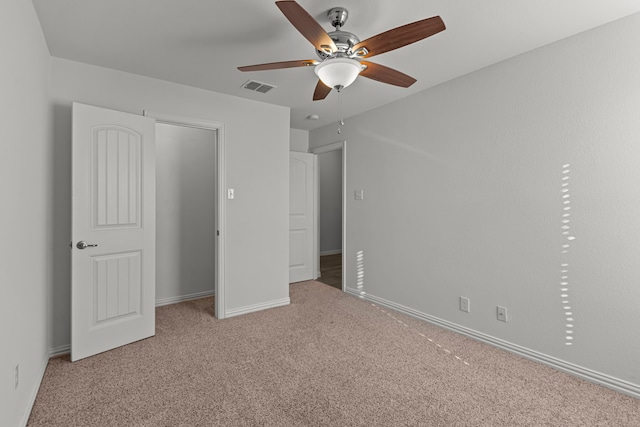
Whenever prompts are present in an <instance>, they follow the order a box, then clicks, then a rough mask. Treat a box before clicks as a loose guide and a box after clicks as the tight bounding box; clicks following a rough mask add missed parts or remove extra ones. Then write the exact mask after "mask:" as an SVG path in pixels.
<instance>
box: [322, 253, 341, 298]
mask: <svg viewBox="0 0 640 427" xmlns="http://www.w3.org/2000/svg"><path fill="white" fill-rule="evenodd" d="M318 282H322V283H324V284H325V285H329V286H333V287H334V288H337V289H340V290H342V254H335V255H323V256H321V257H320V277H319V278H318Z"/></svg>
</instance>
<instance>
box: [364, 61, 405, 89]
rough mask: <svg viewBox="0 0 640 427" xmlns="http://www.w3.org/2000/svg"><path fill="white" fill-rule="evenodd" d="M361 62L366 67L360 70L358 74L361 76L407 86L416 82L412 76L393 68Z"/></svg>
mask: <svg viewBox="0 0 640 427" xmlns="http://www.w3.org/2000/svg"><path fill="white" fill-rule="evenodd" d="M361 63H362V64H363V65H366V66H367V68H365V69H364V70H362V71H360V75H361V76H363V77H367V78H369V79H372V80H377V81H379V82H382V83H387V84H390V85H394V86H400V87H409V86H411V85H412V84H414V83H415V82H416V79H414V78H413V77H411V76H408V75H406V74H404V73H401V72H400V71H398V70H394V69H393V68H389V67H385V66H384V65H380V64H375V63H373V62H368V61H362V62H361Z"/></svg>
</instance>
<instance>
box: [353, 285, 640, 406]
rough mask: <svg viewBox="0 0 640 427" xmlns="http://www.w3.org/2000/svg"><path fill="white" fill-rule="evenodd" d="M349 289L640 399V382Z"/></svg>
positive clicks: (364, 296)
mask: <svg viewBox="0 0 640 427" xmlns="http://www.w3.org/2000/svg"><path fill="white" fill-rule="evenodd" d="M346 292H347V293H349V294H352V295H354V296H356V297H359V298H362V299H366V300H368V301H371V302H374V303H376V304H379V305H383V306H385V307H387V308H391V309H393V310H396V311H398V312H400V313H403V314H406V315H408V316H411V317H415V318H416V319H420V320H423V321H425V322H428V323H431V324H434V325H436V326H440V327H443V328H445V329H448V330H450V331H453V332H457V333H459V334H462V335H465V336H468V337H470V338H473V339H475V340H478V341H481V342H484V343H486V344H489V345H492V346H494V347H498V348H500V349H503V350H506V351H508V352H511V353H514V354H517V355H519V356H522V357H525V358H527V359H529V360H533V361H535V362H539V363H543V364H545V365H547V366H550V367H552V368H555V369H558V370H559V371H562V372H566V373H568V374H571V375H574V376H576V377H579V378H582V379H584V380H587V381H590V382H593V383H596V384H600V385H603V386H605V387H608V388H611V389H613V390H615V391H618V392H620V393H623V394H626V395H629V396H632V397H635V398H636V399H640V385H637V384H633V383H630V382H628V381H624V380H621V379H619V378H615V377H612V376H610V375H607V374H603V373H601V372H597V371H594V370H592V369H588V368H584V367H582V366H579V365H575V364H573V363H570V362H566V361H564V360H561V359H558V358H556V357H553V356H549V355H547V354H544V353H540V352H538V351H535V350H531V349H529V348H526V347H522V346H520V345H517V344H513V343H511V342H508V341H504V340H501V339H499V338H496V337H493V336H491V335H487V334H484V333H482V332H478V331H475V330H473V329H469V328H467V327H465V326H460V325H458V324H455V323H452V322H449V321H447V320H443V319H440V318H438V317H435V316H431V315H429V314H426V313H423V312H421V311H418V310H414V309H412V308H409V307H406V306H404V305H401V304H397V303H395V302H393V301H388V300H386V299H384V298H380V297H376V296H374V295H371V294H368V293H365V292H358V291H357V290H356V289H353V288H347V290H346Z"/></svg>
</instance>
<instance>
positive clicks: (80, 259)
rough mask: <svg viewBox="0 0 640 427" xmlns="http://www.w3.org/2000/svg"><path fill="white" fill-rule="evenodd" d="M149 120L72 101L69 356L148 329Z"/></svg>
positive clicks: (151, 330)
mask: <svg viewBox="0 0 640 427" xmlns="http://www.w3.org/2000/svg"><path fill="white" fill-rule="evenodd" d="M155 191H156V190H155V120H154V119H151V118H149V117H143V116H137V115H134V114H128V113H123V112H120V111H114V110H107V109H104V108H98V107H93V106H89V105H83V104H79V103H74V104H73V141H72V227H71V253H72V255H71V360H72V361H76V360H79V359H82V358H84V357H88V356H91V355H94V354H97V353H101V352H103V351H106V350H110V349H113V348H116V347H119V346H122V345H124V344H128V343H131V342H134V341H138V340H140V339H143V338H147V337H150V336H153V335H154V334H155V196H156V195H155Z"/></svg>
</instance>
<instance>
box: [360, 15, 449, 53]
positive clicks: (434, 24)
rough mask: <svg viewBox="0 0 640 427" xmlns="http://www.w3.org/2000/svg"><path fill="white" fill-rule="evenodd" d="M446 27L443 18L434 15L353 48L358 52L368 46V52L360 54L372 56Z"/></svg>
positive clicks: (372, 38) (423, 37) (379, 35)
mask: <svg viewBox="0 0 640 427" xmlns="http://www.w3.org/2000/svg"><path fill="white" fill-rule="evenodd" d="M445 28H446V27H445V26H444V22H443V21H442V19H441V18H440V17H439V16H434V17H432V18H427V19H423V20H421V21H416V22H412V23H411V24H407V25H403V26H401V27H397V28H394V29H392V30H389V31H385V32H384V33H380V34H378V35H377V36H373V37H370V38H368V39H366V40H365V41H362V42H360V43H358V44H356V45H355V46H354V47H353V49H352V50H353V52H357V51H358V50H359V49H361V48H366V49H367V51H368V52H366V53H364V54H362V55H358V56H359V57H361V58H370V57H372V56H374V55H380V54H381V53H385V52H389V51H390V50H394V49H398V48H399V47H402V46H406V45H408V44H411V43H415V42H417V41H419V40H422V39H425V38H427V37H430V36H432V35H434V34H437V33H439V32H440V31H443V30H444V29H445Z"/></svg>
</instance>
